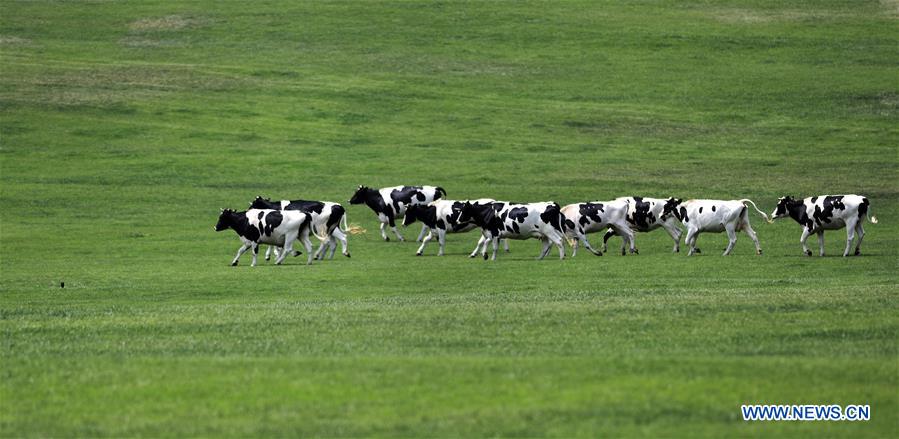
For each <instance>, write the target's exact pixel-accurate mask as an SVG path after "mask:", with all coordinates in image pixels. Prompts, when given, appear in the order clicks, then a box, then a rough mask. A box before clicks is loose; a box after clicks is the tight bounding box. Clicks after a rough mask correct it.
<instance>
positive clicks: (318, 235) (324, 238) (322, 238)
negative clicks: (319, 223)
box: [306, 215, 331, 241]
mask: <svg viewBox="0 0 899 439" xmlns="http://www.w3.org/2000/svg"><path fill="white" fill-rule="evenodd" d="M306 222H308V223H309V230H310V231H312V234H313V235H315V237H316V238H318V240H319V241H327V240H329V239H331V238H330V237H329V236H328V230H327V229H326V230H325V231H324V233H319V231H318V227H315V223H313V222H312V215H309V219H308V220H307V221H306Z"/></svg>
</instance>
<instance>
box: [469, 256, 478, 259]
mask: <svg viewBox="0 0 899 439" xmlns="http://www.w3.org/2000/svg"><path fill="white" fill-rule="evenodd" d="M475 256H477V255H468V257H469V259H473V258H474V257H475Z"/></svg>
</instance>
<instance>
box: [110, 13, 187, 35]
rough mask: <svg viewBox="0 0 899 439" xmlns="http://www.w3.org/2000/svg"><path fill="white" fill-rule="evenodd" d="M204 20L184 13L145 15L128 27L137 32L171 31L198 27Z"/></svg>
mask: <svg viewBox="0 0 899 439" xmlns="http://www.w3.org/2000/svg"><path fill="white" fill-rule="evenodd" d="M203 22H204V21H203V20H202V19H200V18H197V17H185V16H182V15H166V16H165V17H144V18H141V19H139V20H136V21H133V22H131V24H129V25H128V28H129V29H131V30H132V31H137V32H152V31H171V30H181V29H186V28H190V27H198V26H201V25H202V24H203Z"/></svg>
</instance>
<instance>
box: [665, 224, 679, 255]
mask: <svg viewBox="0 0 899 439" xmlns="http://www.w3.org/2000/svg"><path fill="white" fill-rule="evenodd" d="M662 227H664V228H665V231H666V232H668V235H669V236H671V239H672V240H674V250H673V251H674V253H678V252H680V237H681V235H682V234H683V232H682V231H681V229H679V228H677V227H672V226H671V225H669V224H663V225H662Z"/></svg>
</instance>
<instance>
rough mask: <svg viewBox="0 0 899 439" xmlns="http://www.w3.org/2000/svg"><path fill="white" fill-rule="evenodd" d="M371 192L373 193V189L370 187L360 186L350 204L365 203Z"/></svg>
mask: <svg viewBox="0 0 899 439" xmlns="http://www.w3.org/2000/svg"><path fill="white" fill-rule="evenodd" d="M369 191H371V189H370V188H369V187H367V186H363V185H361V184H360V185H359V187H358V188H357V189H356V193H354V194H353V196H352V197H351V198H350V204H362V203H364V202H365V198H366V196H367V195H368V192H369Z"/></svg>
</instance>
